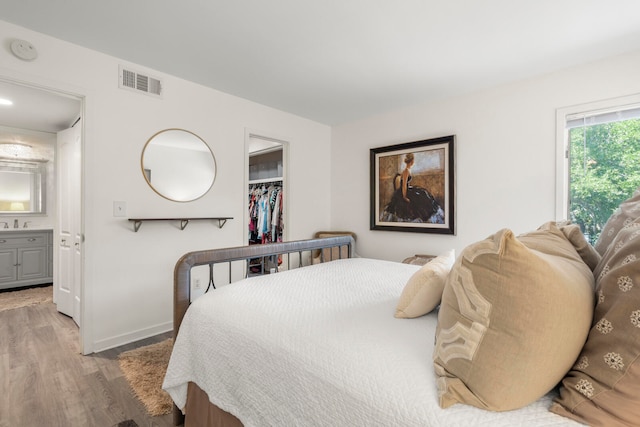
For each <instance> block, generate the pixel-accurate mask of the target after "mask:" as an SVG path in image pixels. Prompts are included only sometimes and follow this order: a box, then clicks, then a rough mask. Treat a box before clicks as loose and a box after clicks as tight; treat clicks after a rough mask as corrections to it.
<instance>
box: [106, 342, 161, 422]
mask: <svg viewBox="0 0 640 427" xmlns="http://www.w3.org/2000/svg"><path fill="white" fill-rule="evenodd" d="M172 348H173V339H171V338H169V339H167V340H164V341H161V342H159V343H156V344H151V345H147V346H144V347H140V348H136V349H134V350H129V351H125V352H124V353H121V354H120V356H118V359H119V362H120V369H121V370H122V373H123V374H124V377H125V378H126V379H127V381H128V382H129V385H130V386H131V388H132V389H133V393H134V394H135V395H136V397H137V398H138V399H139V400H140V401H141V402H142V403H143V404H144V406H145V408H146V409H147V412H148V413H149V415H152V416H158V415H166V414H168V413H170V412H171V409H172V408H173V401H172V400H171V397H169V395H168V394H167V392H166V391H164V390H162V381H163V380H164V374H165V373H166V372H167V366H168V365H169V358H170V357H171V350H172Z"/></svg>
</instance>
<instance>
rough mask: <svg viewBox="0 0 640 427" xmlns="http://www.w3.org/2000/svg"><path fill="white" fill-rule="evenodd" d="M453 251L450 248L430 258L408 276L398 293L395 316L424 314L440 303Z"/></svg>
mask: <svg viewBox="0 0 640 427" xmlns="http://www.w3.org/2000/svg"><path fill="white" fill-rule="evenodd" d="M454 253H455V252H454V251H453V250H450V251H448V252H446V253H444V254H442V255H440V256H438V257H436V258H434V259H432V260H431V261H429V262H428V263H427V264H425V265H424V266H422V267H421V268H420V270H418V271H416V272H415V273H414V274H413V275H412V276H411V277H410V278H409V281H408V282H407V284H406V285H405V286H404V289H403V290H402V295H400V300H399V301H398V305H397V307H396V314H395V317H397V318H400V319H412V318H414V317H420V316H424V315H425V314H427V313H429V312H430V311H431V310H433V309H434V308H436V306H437V305H438V304H440V299H441V298H442V290H443V289H444V281H445V280H446V278H447V275H448V274H449V271H450V270H451V267H452V266H453V261H455V258H456V257H455V255H454Z"/></svg>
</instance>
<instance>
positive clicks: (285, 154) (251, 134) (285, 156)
mask: <svg viewBox="0 0 640 427" xmlns="http://www.w3.org/2000/svg"><path fill="white" fill-rule="evenodd" d="M251 138H259V139H264V140H267V141H272V142H276V143H278V144H282V191H283V196H284V197H283V200H284V202H283V209H284V231H283V233H282V240H283V241H286V240H288V236H289V224H290V223H291V222H290V215H291V209H290V208H289V207H290V203H289V199H290V197H291V191H290V189H289V150H290V148H291V147H290V138H286V137H282V136H276V135H274V134H272V133H270V132H264V131H258V130H254V129H249V128H245V131H244V191H243V193H242V194H244V197H243V198H244V202H243V203H244V204H243V206H244V211H243V222H242V224H243V226H242V235H243V236H244V237H243V240H242V242H243V245H246V244H247V227H248V224H249V198H248V197H247V195H248V193H247V191H248V188H249V143H250V140H251Z"/></svg>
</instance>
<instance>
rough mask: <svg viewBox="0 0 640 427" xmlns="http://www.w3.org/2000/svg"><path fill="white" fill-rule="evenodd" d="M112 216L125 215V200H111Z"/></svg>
mask: <svg viewBox="0 0 640 427" xmlns="http://www.w3.org/2000/svg"><path fill="white" fill-rule="evenodd" d="M113 216H127V202H113Z"/></svg>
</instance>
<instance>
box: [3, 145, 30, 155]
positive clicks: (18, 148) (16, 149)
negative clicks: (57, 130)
mask: <svg viewBox="0 0 640 427" xmlns="http://www.w3.org/2000/svg"><path fill="white" fill-rule="evenodd" d="M32 154H33V150H32V147H31V146H30V145H28V144H23V143H22V142H0V156H8V157H20V158H27V157H30V156H31V155H32Z"/></svg>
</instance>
